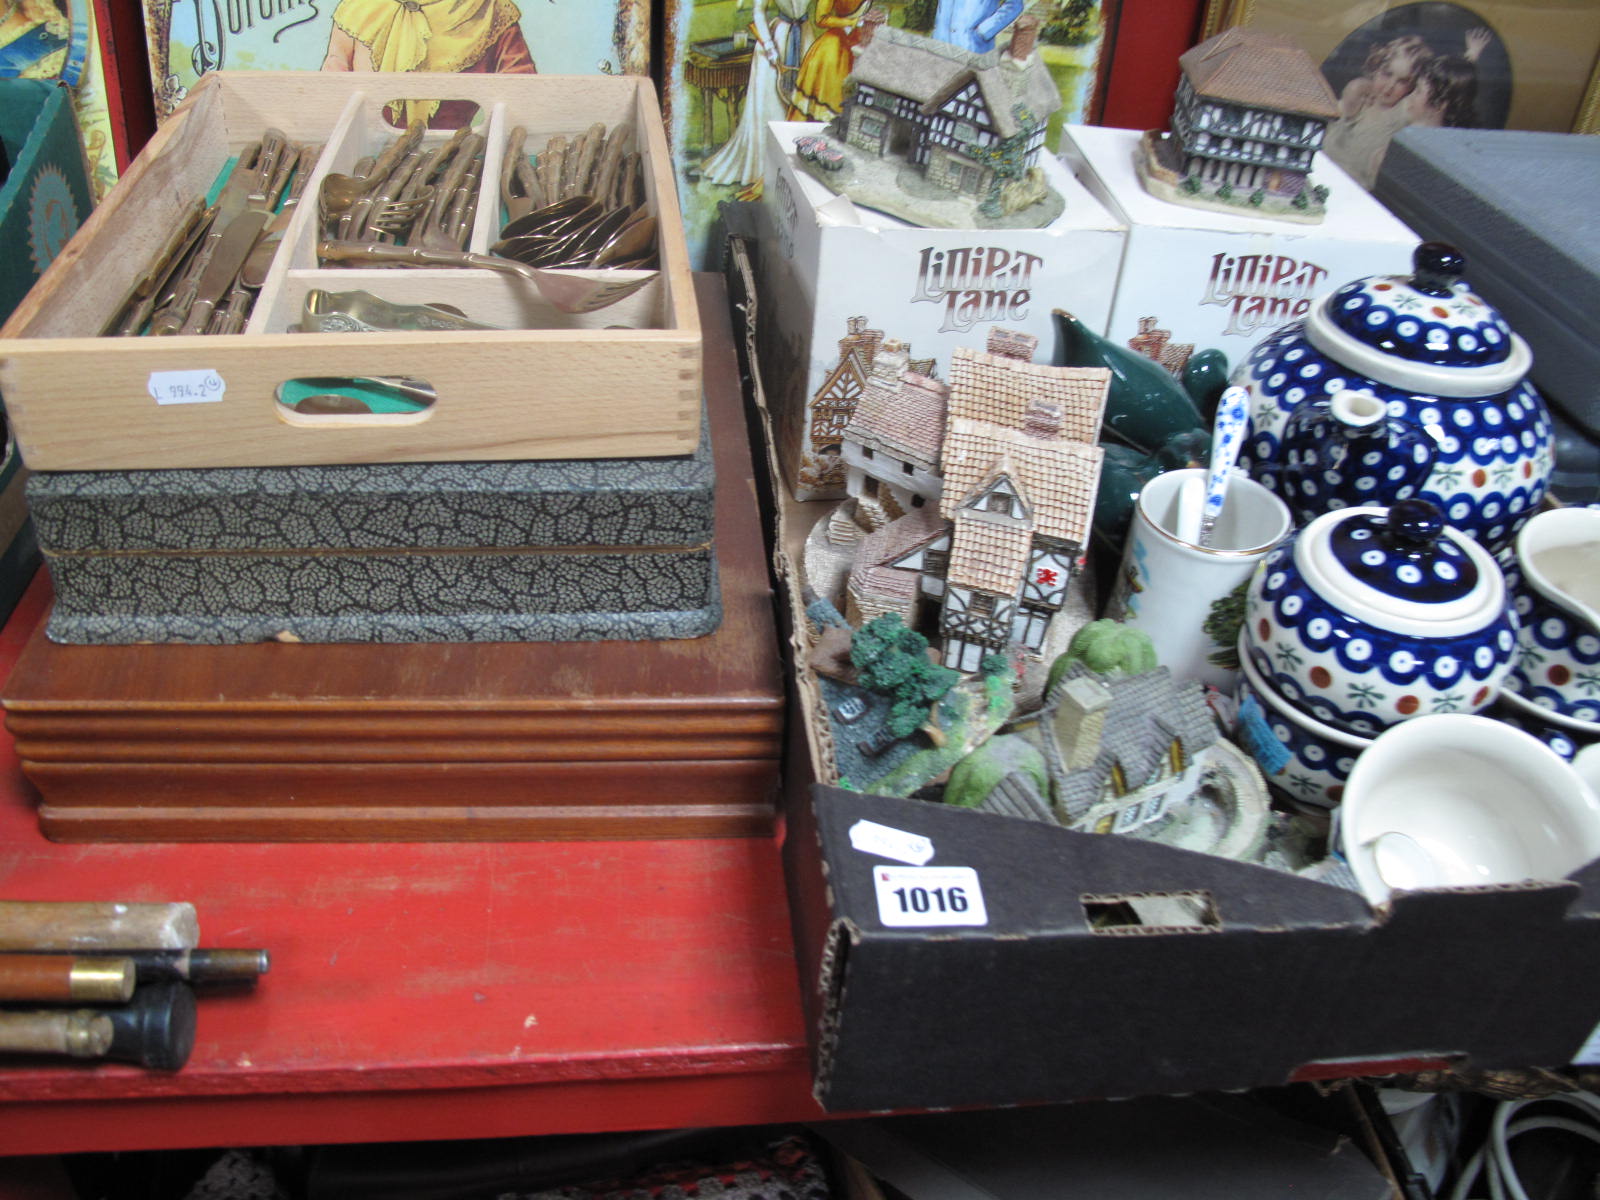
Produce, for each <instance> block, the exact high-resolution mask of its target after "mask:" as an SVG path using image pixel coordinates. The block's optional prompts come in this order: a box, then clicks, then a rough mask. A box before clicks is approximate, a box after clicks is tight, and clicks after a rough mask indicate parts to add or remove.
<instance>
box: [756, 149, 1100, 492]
mask: <svg viewBox="0 0 1600 1200" xmlns="http://www.w3.org/2000/svg"><path fill="white" fill-rule="evenodd" d="M822 128H823V127H822V126H821V125H815V124H803V123H789V122H779V121H774V122H772V124H770V125H769V126H768V130H769V139H768V147H767V175H766V183H765V188H764V192H763V203H764V205H765V206H766V207H767V209H768V212H769V214H770V219H771V222H772V226H773V230H774V234H773V240H774V241H775V245H768V246H766V247H765V253H764V254H763V255H762V269H763V271H767V272H770V276H769V277H768V278H767V279H765V280H763V284H762V290H763V292H764V293H765V294H767V295H770V296H771V297H772V303H771V304H769V305H767V306H766V311H765V313H764V318H763V319H764V321H765V322H766V328H764V329H763V330H762V333H761V336H762V340H763V345H764V347H765V349H764V353H763V370H764V372H765V374H764V376H763V385H764V386H765V388H766V389H767V393H768V396H769V398H770V400H771V403H772V406H773V410H774V413H775V414H776V416H777V420H778V437H779V444H780V450H781V456H782V458H783V462H784V471H785V474H786V476H787V477H788V480H789V483H790V485H791V487H792V488H793V490H794V493H795V495H796V496H797V497H799V498H800V499H803V500H824V499H839V498H841V497H843V496H844V494H845V492H844V466H843V462H842V460H841V459H840V457H839V453H838V450H837V440H838V439H837V433H838V431H839V430H842V429H843V428H844V425H845V424H846V423H847V422H848V420H849V413H850V412H851V411H852V410H853V397H854V396H855V395H856V394H857V393H858V392H859V386H860V382H861V377H862V374H863V371H864V370H865V369H866V367H867V366H869V365H870V355H871V351H872V350H873V349H875V348H876V346H877V345H878V344H879V343H880V342H882V341H883V340H885V339H893V340H897V341H900V342H905V343H908V344H909V346H910V357H911V360H912V361H913V362H917V361H918V360H925V361H927V362H929V363H931V367H930V368H929V369H930V370H931V371H933V372H935V373H938V374H941V375H942V374H943V373H944V372H945V371H946V370H947V369H948V367H949V363H950V352H951V351H952V350H954V349H955V348H956V347H957V346H968V347H971V348H973V349H979V350H981V349H982V348H983V345H984V338H985V337H986V335H987V334H988V331H989V329H990V327H991V326H994V325H1002V326H1004V327H1006V328H1008V329H1016V330H1021V331H1022V332H1024V333H1028V334H1032V335H1033V336H1035V337H1037V338H1038V339H1039V345H1040V354H1039V357H1040V358H1041V359H1042V360H1046V361H1048V358H1049V355H1050V353H1051V350H1052V348H1053V346H1054V345H1055V331H1054V328H1053V326H1052V324H1051V319H1050V313H1051V310H1052V309H1055V308H1064V309H1067V310H1069V311H1070V312H1072V313H1074V314H1075V315H1076V316H1078V317H1079V318H1080V319H1081V320H1082V321H1084V323H1085V324H1087V325H1088V326H1089V327H1090V328H1091V329H1094V330H1096V331H1100V330H1103V329H1104V328H1105V322H1106V319H1107V317H1108V316H1109V315H1110V312H1111V298H1112V292H1113V289H1114V287H1115V284H1116V279H1117V271H1118V264H1119V262H1120V261H1121V258H1122V243H1123V236H1124V229H1123V224H1122V222H1121V220H1120V219H1118V218H1116V217H1114V216H1112V214H1111V213H1109V212H1107V211H1106V209H1105V208H1104V206H1102V205H1101V204H1100V203H1099V202H1098V201H1097V200H1096V199H1095V198H1094V197H1093V196H1091V195H1090V194H1089V192H1088V191H1087V189H1085V188H1084V187H1083V186H1081V185H1080V184H1079V183H1078V182H1077V181H1076V180H1074V179H1073V178H1072V176H1071V175H1070V174H1069V173H1067V172H1066V171H1065V170H1063V169H1062V168H1061V165H1060V164H1059V163H1057V162H1056V161H1054V160H1053V159H1051V158H1049V156H1044V157H1041V159H1040V165H1041V167H1042V168H1043V169H1044V171H1045V173H1046V175H1047V177H1048V178H1049V180H1050V183H1051V185H1052V186H1053V187H1055V188H1056V190H1057V191H1059V192H1061V193H1062V194H1063V195H1064V196H1065V198H1066V211H1065V212H1064V213H1063V214H1062V215H1061V216H1060V217H1059V218H1057V219H1056V220H1055V221H1054V222H1052V223H1051V224H1049V225H1047V226H1045V227H1044V228H1042V229H1004V230H1001V229H994V230H956V229H924V228H921V227H918V226H914V225H908V224H906V223H905V222H903V221H899V220H896V219H895V218H893V217H887V216H884V215H882V214H880V213H876V212H873V211H870V210H867V209H858V208H856V207H855V206H854V205H853V204H851V203H850V201H849V200H848V199H847V198H845V197H841V196H835V195H834V194H833V193H832V192H830V191H829V190H828V189H827V188H826V187H824V186H823V185H822V184H820V183H818V182H817V181H816V180H814V179H812V178H811V176H809V175H808V174H806V173H805V172H804V171H802V170H800V169H799V168H798V167H797V166H796V164H795V159H794V153H793V151H794V139H795V138H796V137H799V136H801V135H803V134H808V133H816V132H818V131H819V130H821V129H822ZM924 373H928V372H927V371H924Z"/></svg>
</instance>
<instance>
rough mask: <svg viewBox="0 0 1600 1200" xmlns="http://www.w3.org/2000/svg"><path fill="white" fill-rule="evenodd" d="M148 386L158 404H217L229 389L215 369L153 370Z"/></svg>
mask: <svg viewBox="0 0 1600 1200" xmlns="http://www.w3.org/2000/svg"><path fill="white" fill-rule="evenodd" d="M148 387H149V390H150V395H151V397H152V398H153V399H154V400H155V402H156V403H157V404H215V403H216V402H217V401H219V400H221V399H222V397H223V396H224V395H225V394H226V393H227V390H228V385H227V384H226V383H225V382H224V381H223V378H222V376H221V375H219V374H217V373H216V372H215V371H151V372H150V382H149V384H148Z"/></svg>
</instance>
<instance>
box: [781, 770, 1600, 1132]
mask: <svg viewBox="0 0 1600 1200" xmlns="http://www.w3.org/2000/svg"><path fill="white" fill-rule="evenodd" d="M861 821H870V822H873V823H875V824H878V825H883V826H887V827H890V828H892V829H895V830H898V831H901V832H903V833H905V834H910V835H914V836H917V837H923V838H926V839H928V841H929V842H931V843H932V847H933V850H934V853H933V857H931V858H930V859H928V860H927V862H926V863H925V864H924V865H923V866H922V867H921V868H907V867H906V865H905V864H903V863H897V862H893V861H891V860H889V859H886V858H881V857H878V856H876V855H874V854H870V853H866V852H863V851H861V850H857V849H855V848H854V846H853V845H852V838H851V830H852V828H853V827H854V826H856V825H857V823H858V822H861ZM788 828H789V835H788V838H787V840H786V842H785V845H784V854H785V868H786V870H787V872H788V877H789V886H790V890H791V893H790V894H791V908H792V911H793V913H794V920H795V925H796V943H797V945H796V949H797V953H798V954H799V957H800V963H801V976H802V979H803V981H804V982H803V987H804V989H805V991H806V1002H807V1006H808V1016H809V1019H810V1024H811V1033H812V1038H813V1053H814V1069H815V1072H816V1090H817V1094H818V1097H819V1099H820V1101H821V1102H822V1103H823V1105H824V1106H825V1107H827V1108H829V1109H830V1110H836V1111H849V1110H861V1109H866V1110H883V1109H892V1108H903V1107H912V1106H916V1107H957V1106H972V1105H982V1106H988V1105H1000V1104H1012V1103H1021V1102H1028V1101H1043V1100H1073V1099H1087V1098H1096V1097H1119V1096H1135V1095H1146V1094H1175V1093H1182V1092H1191V1091H1199V1090H1207V1089H1233V1088H1253V1087H1263V1086H1270V1085H1275V1084H1282V1083H1287V1082H1290V1081H1292V1080H1296V1079H1314V1078H1326V1077H1335V1076H1343V1075H1360V1074H1387V1073H1393V1072H1400V1071H1409V1070H1418V1069H1423V1067H1424V1066H1427V1065H1439V1064H1451V1065H1456V1066H1466V1065H1470V1066H1473V1067H1479V1068H1500V1067H1506V1068H1509V1067H1521V1066H1529V1065H1537V1066H1560V1065H1564V1064H1566V1063H1568V1062H1571V1061H1577V1060H1579V1059H1582V1058H1585V1057H1587V1056H1586V1055H1585V1053H1584V1049H1585V1046H1586V1042H1587V1041H1588V1039H1589V1038H1590V1035H1591V1032H1592V1031H1593V1030H1594V1028H1595V1020H1596V1016H1597V1014H1600V960H1597V951H1600V863H1591V864H1589V865H1588V866H1587V867H1585V868H1583V869H1582V870H1580V871H1577V872H1574V873H1573V875H1572V876H1571V877H1569V878H1568V879H1566V880H1561V881H1554V882H1550V883H1529V884H1523V885H1516V886H1505V887H1497V888H1496V887H1489V888H1462V889H1453V890H1437V891H1422V892H1413V893H1407V894H1404V895H1401V896H1400V897H1398V898H1397V899H1396V900H1395V902H1394V904H1393V905H1392V906H1391V907H1390V908H1389V909H1388V910H1387V911H1386V912H1381V913H1374V912H1373V911H1372V910H1371V909H1370V908H1369V907H1368V906H1367V904H1366V902H1365V901H1364V900H1363V899H1362V898H1361V897H1360V896H1359V895H1358V894H1356V893H1355V892H1352V891H1347V890H1344V889H1341V888H1337V887H1333V886H1330V885H1327V884H1323V883H1318V882H1314V881H1310V880H1306V879H1301V878H1298V877H1296V876H1293V875H1288V874H1284V873H1280V872H1275V871H1271V870H1267V869H1265V868H1261V867H1253V866H1247V865H1242V864H1239V863H1234V862H1230V861H1227V860H1225V859H1220V858H1214V857H1211V856H1207V855H1201V854H1192V853H1188V852H1185V851H1181V850H1174V849H1171V848H1169V847H1166V846H1160V845H1156V844H1152V843H1148V842H1142V841H1138V840H1135V839H1130V838H1121V837H1116V836H1101V835H1095V834H1086V833H1075V832H1073V831H1070V830H1065V829H1060V828H1053V827H1049V826H1045V825H1041V824H1038V823H1036V822H1028V821H1023V820H1019V819H1016V818H1010V817H1001V816H993V815H990V814H987V813H981V812H974V811H967V810H961V809H950V808H945V807H943V806H941V805H937V804H929V803H926V802H923V801H917V800H895V799H890V798H887V797H882V796H869V795H860V794H857V793H852V792H845V791H840V790H838V789H835V788H827V787H822V786H817V787H814V788H813V789H811V791H810V794H809V795H807V794H806V792H805V790H804V789H800V791H799V794H798V795H797V796H795V797H794V807H793V809H792V810H791V812H790V815H789V825H788ZM941 867H943V868H953V869H955V870H957V871H958V872H960V873H961V874H963V875H966V878H967V881H968V884H967V890H966V892H965V903H966V905H967V909H966V912H965V913H963V914H952V915H955V916H963V917H966V916H970V915H971V914H973V913H975V912H978V913H979V914H980V915H981V916H982V918H983V920H982V923H981V924H979V923H977V921H976V920H970V921H968V922H967V923H965V924H962V925H955V924H948V925H943V926H941V925H939V924H937V923H933V922H930V923H928V924H926V925H924V926H922V927H920V928H919V927H912V926H897V925H896V924H894V923H893V922H895V921H897V920H899V919H901V914H899V913H898V911H897V909H898V905H899V898H898V897H896V895H895V891H896V889H909V888H912V887H918V886H925V885H923V884H920V883H917V882H915V879H914V876H915V875H916V873H917V871H918V870H928V869H931V868H941ZM886 873H887V874H888V875H889V878H887V879H885V878H884V876H885V874H886ZM1153 896H1183V897H1192V898H1196V899H1200V900H1202V901H1203V902H1204V904H1205V906H1206V911H1207V914H1208V915H1207V917H1206V918H1205V919H1204V920H1203V921H1201V922H1200V923H1197V924H1194V925H1191V926H1181V927H1152V926H1144V925H1129V924H1117V923H1112V924H1101V922H1103V921H1107V920H1110V921H1113V922H1114V921H1115V920H1116V918H1117V916H1118V913H1119V905H1120V903H1121V902H1123V901H1125V900H1126V899H1128V898H1130V897H1153ZM980 898H981V903H980ZM908 907H909V905H908Z"/></svg>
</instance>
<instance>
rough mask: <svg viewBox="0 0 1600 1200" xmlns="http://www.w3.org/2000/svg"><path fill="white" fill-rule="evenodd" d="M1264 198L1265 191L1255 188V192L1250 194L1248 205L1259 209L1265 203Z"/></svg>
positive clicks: (1265, 195)
mask: <svg viewBox="0 0 1600 1200" xmlns="http://www.w3.org/2000/svg"><path fill="white" fill-rule="evenodd" d="M1266 198H1267V189H1266V188H1257V189H1256V190H1255V191H1253V192H1251V193H1250V204H1251V206H1252V207H1254V208H1260V207H1261V205H1262V204H1263V203H1264V202H1265V201H1266Z"/></svg>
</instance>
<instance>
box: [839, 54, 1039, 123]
mask: <svg viewBox="0 0 1600 1200" xmlns="http://www.w3.org/2000/svg"><path fill="white" fill-rule="evenodd" d="M850 78H851V79H853V80H856V81H857V82H859V83H865V84H869V85H871V86H872V87H875V88H880V89H882V90H883V91H886V92H892V93H894V94H895V95H897V96H905V97H908V98H909V99H911V100H915V101H916V102H917V103H918V104H919V105H921V106H922V110H923V111H924V112H926V113H932V112H934V111H936V110H937V109H938V107H939V105H940V104H942V103H944V101H945V100H947V99H948V98H949V97H950V96H952V95H954V94H955V93H956V92H957V91H959V90H960V89H961V88H962V87H963V86H965V84H966V82H967V80H969V79H976V80H977V81H978V87H979V90H981V91H982V93H983V99H984V103H985V104H986V105H987V106H988V109H989V115H990V117H991V118H992V119H993V121H994V126H995V132H996V133H998V134H999V135H1000V136H1001V137H1012V136H1014V135H1015V134H1016V132H1017V130H1018V128H1019V123H1018V120H1017V115H1016V114H1015V113H1014V112H1013V111H1012V108H1013V106H1016V105H1021V106H1022V107H1023V108H1026V109H1027V110H1028V111H1029V112H1030V113H1032V114H1033V116H1034V118H1035V119H1036V120H1037V121H1039V122H1040V123H1041V124H1042V123H1043V122H1044V120H1045V118H1046V117H1048V116H1049V115H1050V114H1051V113H1053V112H1055V111H1056V109H1058V108H1060V107H1061V90H1060V88H1059V87H1058V86H1057V84H1056V82H1055V80H1054V79H1053V78H1052V77H1051V75H1050V69H1049V68H1048V67H1047V66H1045V64H1044V60H1043V59H1042V58H1041V57H1040V56H1039V55H1038V54H1037V53H1034V54H1030V55H1029V56H1028V58H1027V59H1026V60H1025V61H1023V62H1021V63H1019V62H1017V61H1016V60H1015V59H1013V58H1011V57H1010V56H1009V55H1008V54H1006V52H1005V48H1004V47H999V46H997V47H996V48H995V49H993V50H989V51H987V52H985V53H983V54H974V53H972V52H971V51H968V50H962V49H959V48H958V47H956V46H951V45H947V44H946V43H944V42H937V41H934V39H932V38H930V37H924V36H922V35H920V34H915V33H908V32H906V31H905V30H903V29H896V28H894V27H893V26H884V27H883V28H881V29H879V30H878V31H877V32H876V33H874V34H873V36H872V42H871V43H870V44H869V45H868V46H866V47H865V48H864V49H863V50H862V51H861V53H860V54H859V55H858V56H857V58H856V61H855V66H854V68H853V69H852V70H851V72H850Z"/></svg>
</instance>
